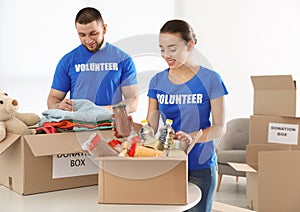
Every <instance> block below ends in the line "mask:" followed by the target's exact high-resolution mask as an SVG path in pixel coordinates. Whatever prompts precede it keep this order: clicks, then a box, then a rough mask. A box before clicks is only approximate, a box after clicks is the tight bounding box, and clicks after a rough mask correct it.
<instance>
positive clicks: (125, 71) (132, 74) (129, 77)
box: [121, 57, 137, 86]
mask: <svg viewBox="0 0 300 212" xmlns="http://www.w3.org/2000/svg"><path fill="white" fill-rule="evenodd" d="M121 65H122V77H121V86H127V85H133V84H137V76H136V68H135V64H134V62H133V60H132V58H131V57H128V58H126V59H124V60H123V61H122V62H121Z"/></svg>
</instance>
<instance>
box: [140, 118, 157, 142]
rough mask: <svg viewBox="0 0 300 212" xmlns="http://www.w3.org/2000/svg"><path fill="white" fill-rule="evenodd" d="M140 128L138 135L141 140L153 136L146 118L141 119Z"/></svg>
mask: <svg viewBox="0 0 300 212" xmlns="http://www.w3.org/2000/svg"><path fill="white" fill-rule="evenodd" d="M141 124H142V128H141V129H140V137H141V139H142V141H143V142H145V141H146V140H148V139H150V138H154V130H153V128H152V127H151V126H150V125H149V124H148V121H147V120H146V119H143V120H142V121H141Z"/></svg>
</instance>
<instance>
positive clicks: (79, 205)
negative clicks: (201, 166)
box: [0, 183, 201, 212]
mask: <svg viewBox="0 0 300 212" xmlns="http://www.w3.org/2000/svg"><path fill="white" fill-rule="evenodd" d="M200 199H201V190H200V189H199V188H198V187H197V186H196V185H194V184H192V183H189V184H188V204H187V205H125V204H98V203H97V200H98V187H97V186H88V187H82V188H74V189H68V190H62V191H53V192H47V193H41V194H33V195H28V196H22V195H20V194H18V193H16V192H14V191H11V190H9V189H8V188H6V187H4V186H2V185H0V209H1V211H2V210H3V211H5V212H29V211H30V212H41V211H42V212H58V211H64V212H67V211H72V212H76V211H89V212H93V211H95V212H120V211H122V212H126V211H128V212H140V211H143V212H150V211H151V212H153V211H161V212H177V211H178V212H180V211H184V210H187V209H189V208H192V207H193V206H194V205H196V204H197V203H198V202H199V201H200Z"/></svg>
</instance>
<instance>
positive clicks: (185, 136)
mask: <svg viewBox="0 0 300 212" xmlns="http://www.w3.org/2000/svg"><path fill="white" fill-rule="evenodd" d="M174 139H176V140H179V141H182V142H185V143H187V144H189V145H190V144H191V143H192V142H193V138H192V136H190V135H189V134H187V133H185V132H183V131H178V132H176V133H175V136H174Z"/></svg>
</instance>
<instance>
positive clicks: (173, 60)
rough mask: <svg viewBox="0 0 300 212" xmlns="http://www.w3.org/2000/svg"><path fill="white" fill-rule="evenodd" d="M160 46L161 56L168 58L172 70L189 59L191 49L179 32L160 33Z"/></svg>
mask: <svg viewBox="0 0 300 212" xmlns="http://www.w3.org/2000/svg"><path fill="white" fill-rule="evenodd" d="M159 47H160V49H161V56H162V57H163V58H164V59H165V60H166V62H167V63H168V65H169V68H170V69H171V70H174V69H176V68H178V67H180V66H181V65H183V64H185V63H186V62H187V61H188V58H189V54H190V50H189V47H188V44H187V42H186V41H184V40H183V39H182V38H181V37H180V34H179V33H160V35H159Z"/></svg>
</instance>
